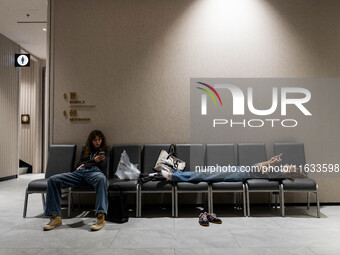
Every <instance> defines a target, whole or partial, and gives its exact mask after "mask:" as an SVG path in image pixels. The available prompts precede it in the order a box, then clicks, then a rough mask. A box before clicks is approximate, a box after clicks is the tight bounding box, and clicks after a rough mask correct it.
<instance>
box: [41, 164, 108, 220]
mask: <svg viewBox="0 0 340 255" xmlns="http://www.w3.org/2000/svg"><path fill="white" fill-rule="evenodd" d="M87 184H89V185H91V186H93V187H94V188H95V190H96V193H97V198H96V214H98V213H105V214H107V209H108V195H107V190H108V188H109V182H108V181H107V179H106V176H105V175H104V174H103V172H102V171H100V169H99V168H98V167H95V166H94V167H91V168H90V169H85V168H84V167H82V168H80V169H78V170H76V171H74V172H70V173H63V174H56V175H53V176H51V177H50V178H48V182H47V194H46V208H45V215H58V216H61V206H60V199H61V189H66V188H71V187H75V186H84V185H87Z"/></svg>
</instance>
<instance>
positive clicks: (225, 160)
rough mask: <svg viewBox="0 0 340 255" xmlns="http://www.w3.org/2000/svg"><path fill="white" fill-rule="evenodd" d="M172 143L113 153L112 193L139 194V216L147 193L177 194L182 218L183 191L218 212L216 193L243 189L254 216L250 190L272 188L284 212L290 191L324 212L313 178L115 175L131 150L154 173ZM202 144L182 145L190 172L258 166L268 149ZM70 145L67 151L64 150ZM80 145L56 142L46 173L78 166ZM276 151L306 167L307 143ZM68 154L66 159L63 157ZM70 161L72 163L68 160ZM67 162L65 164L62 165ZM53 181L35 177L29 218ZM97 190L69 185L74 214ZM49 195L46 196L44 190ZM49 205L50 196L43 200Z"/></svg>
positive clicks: (283, 146)
mask: <svg viewBox="0 0 340 255" xmlns="http://www.w3.org/2000/svg"><path fill="white" fill-rule="evenodd" d="M169 146H170V144H145V145H144V146H143V150H142V147H141V145H138V144H121V145H113V146H112V150H111V153H110V148H108V151H107V155H109V157H110V160H109V162H110V163H109V164H108V165H107V166H106V167H105V170H104V172H105V174H106V176H107V177H108V179H109V182H110V186H109V192H112V193H114V192H122V193H134V194H135V197H136V217H140V216H141V213H142V197H143V194H147V193H169V194H171V197H172V216H175V217H178V195H179V194H182V193H203V194H207V197H208V210H209V211H210V212H212V211H213V195H214V193H222V192H223V193H228V192H231V193H238V194H241V195H243V196H242V200H243V211H244V215H245V216H246V215H248V216H249V215H250V200H249V193H250V192H268V193H269V194H271V193H273V192H274V193H277V194H279V197H280V205H281V206H280V208H281V214H282V216H284V192H301V191H303V192H307V203H308V208H309V201H310V200H309V197H310V193H311V192H312V193H315V194H316V198H317V215H318V217H319V216H320V209H319V198H318V186H317V184H316V182H315V181H314V180H312V179H309V178H307V179H297V180H295V181H294V182H292V181H290V180H283V181H282V182H281V183H280V182H278V181H270V180H266V179H252V180H247V181H245V182H213V183H208V182H195V183H192V182H177V183H176V182H171V181H152V182H146V183H139V182H138V181H137V180H119V179H118V178H117V177H115V175H114V173H115V171H116V169H117V166H118V163H119V160H120V155H121V153H122V152H123V151H124V150H125V151H126V152H127V154H128V155H129V157H130V160H131V162H133V163H134V164H138V166H141V167H140V169H141V172H142V173H152V172H154V170H153V167H154V165H155V162H156V160H157V158H158V155H159V153H160V151H161V150H163V149H164V150H168V149H169ZM204 147H205V146H203V145H201V144H177V145H176V154H177V157H178V158H180V159H182V160H184V161H185V162H186V163H187V165H186V168H185V169H184V171H194V167H195V166H204V165H207V166H212V165H216V164H218V165H220V166H224V165H229V164H230V165H253V164H255V163H257V162H261V161H266V160H267V156H266V148H265V144H263V143H256V144H254V143H247V144H245V143H244V144H237V156H238V157H236V156H235V149H234V144H207V145H206V147H205V151H204ZM62 148H64V149H62ZM75 150H76V146H75V145H65V146H64V147H63V145H51V147H50V150H49V160H48V165H47V169H46V176H45V178H48V177H49V176H51V175H53V174H55V173H56V172H57V173H61V172H67V171H69V169H72V167H70V166H73V164H74V155H75ZM274 150H275V154H280V153H284V161H283V162H282V163H283V164H284V163H289V164H296V165H304V164H305V154H304V146H303V144H296V143H277V144H274ZM65 154H68V156H67V157H66V156H65ZM60 158H62V159H63V160H60ZM68 161H69V162H68ZM60 162H63V165H60ZM46 188H47V180H46V179H43V180H35V181H32V182H31V183H30V184H29V185H28V188H27V190H26V198H25V206H24V217H25V216H26V211H27V200H28V195H29V194H31V193H45V192H46ZM94 192H95V191H94V188H92V187H91V186H87V187H74V188H71V189H69V193H68V195H69V199H68V202H69V204H68V214H69V215H70V209H71V201H72V197H73V196H72V194H78V195H79V194H80V193H94ZM42 197H43V198H44V195H43V194H42ZM43 203H44V199H43Z"/></svg>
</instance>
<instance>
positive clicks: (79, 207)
mask: <svg viewBox="0 0 340 255" xmlns="http://www.w3.org/2000/svg"><path fill="white" fill-rule="evenodd" d="M78 209H79V210H80V193H78Z"/></svg>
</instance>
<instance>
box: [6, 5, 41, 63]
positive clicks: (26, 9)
mask: <svg viewBox="0 0 340 255" xmlns="http://www.w3.org/2000/svg"><path fill="white" fill-rule="evenodd" d="M27 14H28V15H27ZM37 21H38V22H46V21H47V0H0V33H1V34H3V35H4V36H6V37H7V38H9V39H11V40H12V41H14V42H16V43H17V44H19V45H20V46H21V47H22V48H23V49H25V50H27V51H28V52H29V53H31V54H33V55H34V56H35V57H37V58H39V59H46V45H47V31H44V30H43V28H47V23H18V22H37Z"/></svg>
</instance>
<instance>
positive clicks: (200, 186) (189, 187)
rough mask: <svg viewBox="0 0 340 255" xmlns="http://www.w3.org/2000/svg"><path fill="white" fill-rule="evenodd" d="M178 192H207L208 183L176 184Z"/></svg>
mask: <svg viewBox="0 0 340 255" xmlns="http://www.w3.org/2000/svg"><path fill="white" fill-rule="evenodd" d="M177 190H178V191H193V192H195V191H200V190H203V191H208V183H207V182H198V183H196V182H178V183H177Z"/></svg>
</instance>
